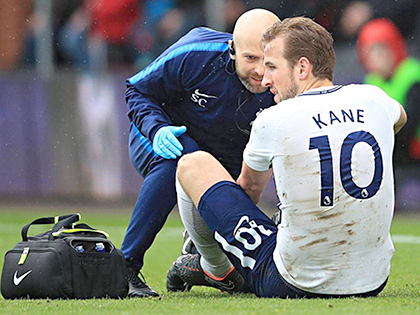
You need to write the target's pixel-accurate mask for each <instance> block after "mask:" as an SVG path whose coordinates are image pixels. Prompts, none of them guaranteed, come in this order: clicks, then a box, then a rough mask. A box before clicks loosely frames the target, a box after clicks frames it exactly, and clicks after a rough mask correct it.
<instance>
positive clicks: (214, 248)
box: [176, 178, 233, 277]
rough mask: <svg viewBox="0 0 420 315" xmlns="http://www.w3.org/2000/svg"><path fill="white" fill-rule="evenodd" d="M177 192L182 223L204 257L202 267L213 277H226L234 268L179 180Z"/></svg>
mask: <svg viewBox="0 0 420 315" xmlns="http://www.w3.org/2000/svg"><path fill="white" fill-rule="evenodd" d="M176 191H177V195H178V209H179V214H180V215H181V220H182V223H183V224H184V226H185V228H186V230H187V232H188V234H189V236H190V237H191V240H192V241H193V243H194V245H195V247H196V248H197V251H198V252H199V253H200V255H201V256H202V257H201V261H200V263H201V267H202V268H203V270H205V271H206V272H207V273H208V274H210V275H211V276H214V277H224V276H225V275H226V274H227V273H228V272H229V271H230V270H231V269H232V268H233V265H232V263H231V262H230V260H229V259H228V257H227V256H226V255H225V253H224V252H223V251H222V250H221V249H220V247H219V245H218V243H217V242H216V240H215V239H214V237H213V235H212V232H211V231H210V229H209V228H208V226H207V224H206V222H205V221H204V220H203V218H202V217H201V216H200V214H199V213H198V210H197V208H196V207H195V206H194V203H193V202H192V200H191V199H190V197H188V195H187V194H186V193H185V191H184V189H183V188H182V186H181V184H180V183H179V181H178V178H177V179H176Z"/></svg>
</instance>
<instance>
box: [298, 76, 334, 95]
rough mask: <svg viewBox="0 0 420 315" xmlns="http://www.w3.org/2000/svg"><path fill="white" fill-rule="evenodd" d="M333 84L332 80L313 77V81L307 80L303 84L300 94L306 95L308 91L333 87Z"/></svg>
mask: <svg viewBox="0 0 420 315" xmlns="http://www.w3.org/2000/svg"><path fill="white" fill-rule="evenodd" d="M332 85H333V83H332V81H331V80H328V79H325V78H315V77H313V78H312V80H307V81H306V82H302V85H301V88H300V92H299V94H301V93H304V92H306V91H308V90H312V89H316V88H320V87H324V86H332Z"/></svg>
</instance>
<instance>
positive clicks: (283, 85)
mask: <svg viewBox="0 0 420 315" xmlns="http://www.w3.org/2000/svg"><path fill="white" fill-rule="evenodd" d="M264 66H265V72H264V79H263V82H262V85H263V86H265V87H268V88H270V91H271V93H273V94H274V101H275V102H276V103H280V102H281V101H284V100H287V99H289V98H293V97H295V96H296V95H297V94H298V91H299V87H298V85H297V82H296V79H295V75H294V70H295V69H294V68H291V67H290V65H289V63H288V62H287V60H286V59H285V58H284V57H283V51H282V47H281V40H280V39H275V40H273V41H271V42H270V43H268V44H267V45H266V46H265V49H264Z"/></svg>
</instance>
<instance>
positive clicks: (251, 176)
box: [236, 162, 273, 204]
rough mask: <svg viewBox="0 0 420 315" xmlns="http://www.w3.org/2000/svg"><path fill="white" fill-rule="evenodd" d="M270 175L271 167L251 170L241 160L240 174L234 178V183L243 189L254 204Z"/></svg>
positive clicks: (257, 200) (271, 172) (259, 197)
mask: <svg viewBox="0 0 420 315" xmlns="http://www.w3.org/2000/svg"><path fill="white" fill-rule="evenodd" d="M272 175H273V169H272V168H269V169H268V170H266V171H262V172H260V171H255V170H253V169H252V168H250V167H249V166H248V165H247V164H246V163H245V162H242V170H241V174H240V175H239V177H238V179H237V180H236V183H237V184H238V185H240V186H241V187H242V189H243V190H245V192H246V193H247V195H248V196H249V197H250V198H251V200H252V201H253V202H254V204H257V203H258V202H259V201H260V199H261V195H262V193H263V191H264V188H265V186H266V185H267V183H268V181H269V179H270V178H271V176H272Z"/></svg>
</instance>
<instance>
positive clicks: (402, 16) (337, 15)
mask: <svg viewBox="0 0 420 315" xmlns="http://www.w3.org/2000/svg"><path fill="white" fill-rule="evenodd" d="M48 1H51V2H50V3H51V6H52V8H51V32H52V43H53V58H54V64H55V65H58V66H66V67H71V68H73V69H76V70H85V69H95V68H96V67H99V66H100V65H103V64H106V65H110V66H121V65H126V66H127V65H131V66H134V67H135V68H136V69H139V68H142V67H144V66H146V65H147V64H148V63H149V62H150V61H151V60H153V59H154V57H156V56H157V55H158V54H159V53H160V52H162V51H163V50H164V49H165V48H167V47H168V46H169V45H170V44H172V43H173V42H174V41H176V40H177V39H178V38H179V37H180V36H182V35H183V34H184V33H186V32H187V31H188V30H189V29H191V28H193V27H195V26H202V25H209V23H208V22H209V16H211V15H216V16H217V17H218V18H219V21H221V22H222V23H220V26H219V28H218V29H219V30H221V31H227V32H230V31H232V28H233V24H234V21H235V20H236V18H237V17H238V16H239V15H240V14H241V13H243V12H244V11H245V10H248V9H251V8H256V7H262V8H266V9H269V10H271V11H273V12H275V13H276V14H277V15H278V16H280V17H288V16H297V15H305V16H309V17H313V18H314V19H315V20H316V21H317V22H318V23H320V24H322V25H323V26H324V27H326V28H327V29H328V30H329V31H331V32H332V33H333V36H334V38H335V40H336V42H337V43H340V42H346V41H349V42H355V40H356V38H357V35H358V32H359V31H360V29H361V27H362V26H363V25H364V24H365V23H366V22H367V21H369V20H372V19H375V18H377V17H386V18H389V19H390V20H391V21H393V22H394V23H395V25H396V26H397V28H398V29H399V30H400V31H401V33H402V34H403V36H404V38H405V39H406V40H407V41H408V44H409V47H410V49H411V51H412V53H413V54H414V55H420V2H419V1H417V0H398V1H391V0H390V1H382V0H366V1H363V0H362V1H354V0H334V1H333V0H300V1H299V0H282V1H278V0H248V1H245V0H225V1H212V2H211V1H210V0H207V1H206V0H66V1H55V0H23V1H22V0H0V27H1V29H2V32H1V34H0V47H1V48H0V50H1V51H0V52H1V56H2V61H1V62H0V70H8V69H15V68H17V67H21V66H24V65H33V64H35V63H36V62H37V60H38V57H37V53H36V41H37V40H39V39H38V38H37V32H39V29H40V28H42V27H43V26H45V23H47V22H48V21H47V17H46V16H45V15H40V14H36V13H37V12H35V11H36V10H35V8H36V3H37V2H38V3H41V6H42V3H46V2H48ZM206 2H207V4H206ZM216 2H219V3H220V2H222V3H224V4H223V5H224V12H223V14H222V15H220V13H219V12H212V10H216V9H217V6H212V5H213V3H214V4H215V3H216ZM209 3H210V5H209ZM216 28H217V27H216ZM41 40H42V39H41Z"/></svg>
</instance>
